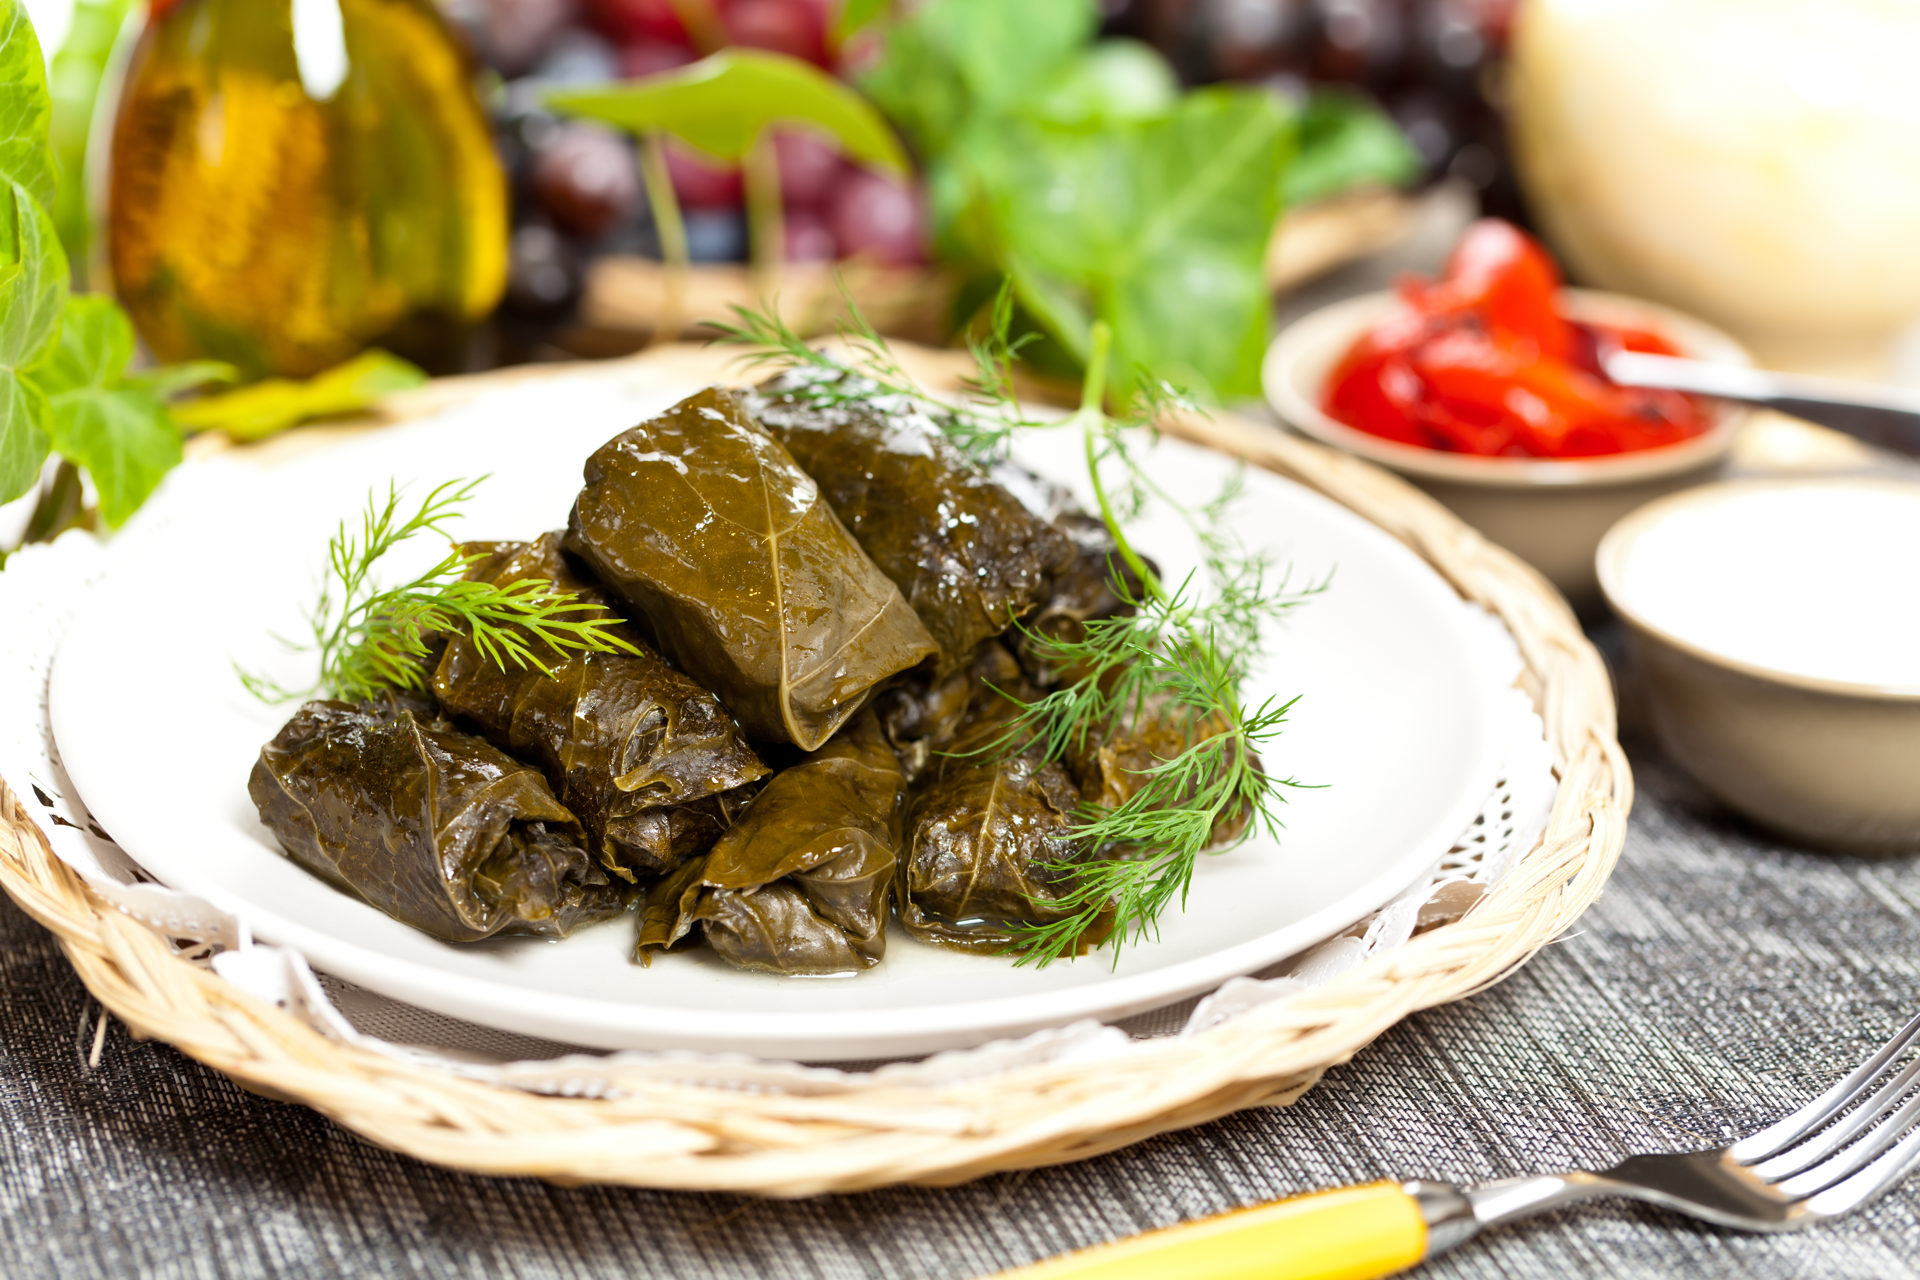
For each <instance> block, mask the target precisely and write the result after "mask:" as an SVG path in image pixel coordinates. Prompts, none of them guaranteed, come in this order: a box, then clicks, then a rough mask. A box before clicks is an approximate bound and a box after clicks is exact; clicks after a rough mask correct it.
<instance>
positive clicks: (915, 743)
mask: <svg viewBox="0 0 1920 1280" xmlns="http://www.w3.org/2000/svg"><path fill="white" fill-rule="evenodd" d="M973 689H974V681H973V673H972V670H971V669H970V668H962V669H961V670H959V671H955V672H951V673H949V674H947V675H939V674H937V673H935V672H933V671H931V670H928V669H926V668H921V669H919V670H917V671H911V672H908V673H907V674H906V675H904V676H902V677H900V678H899V679H898V680H896V681H894V682H893V683H892V684H890V685H888V686H887V687H886V688H884V689H882V690H881V691H880V692H879V693H877V694H875V695H874V699H873V709H874V712H875V714H876V716H877V718H878V719H879V721H880V728H881V731H882V732H883V733H884V734H885V735H886V739H887V743H888V745H890V746H891V747H892V748H893V750H894V754H895V755H896V756H898V757H899V759H900V768H901V770H902V772H904V773H905V774H906V778H907V781H908V782H909V783H911V782H914V781H916V780H917V779H918V778H919V777H920V775H921V774H922V773H925V772H926V770H927V768H928V766H930V765H931V764H932V763H933V762H934V760H935V758H936V756H937V755H938V753H939V752H941V751H943V750H945V749H946V748H947V747H948V746H950V745H952V743H953V740H954V739H955V738H956V737H958V736H959V733H960V725H961V722H962V721H963V719H964V718H965V716H966V713H967V706H968V704H969V703H970V702H971V701H972V698H973Z"/></svg>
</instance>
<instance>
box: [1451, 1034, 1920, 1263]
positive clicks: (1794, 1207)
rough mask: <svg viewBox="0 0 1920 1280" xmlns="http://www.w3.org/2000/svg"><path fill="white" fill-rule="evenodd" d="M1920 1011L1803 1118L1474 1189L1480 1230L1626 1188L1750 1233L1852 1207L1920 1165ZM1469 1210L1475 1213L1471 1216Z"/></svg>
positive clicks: (1471, 1196)
mask: <svg viewBox="0 0 1920 1280" xmlns="http://www.w3.org/2000/svg"><path fill="white" fill-rule="evenodd" d="M1916 1041H1920V1018H1915V1019H1914V1020H1913V1021H1911V1022H1909V1023H1908V1024H1907V1025H1906V1026H1905V1027H1903V1028H1901V1030H1900V1032H1899V1034H1897V1035H1895V1036H1894V1037H1893V1039H1891V1040H1889V1041H1888V1042H1887V1043H1886V1044H1885V1045H1884V1046H1882V1047H1881V1048H1880V1049H1879V1050H1877V1051H1876V1052H1875V1053H1874V1054H1873V1056H1872V1057H1870V1058H1868V1059H1867V1060H1866V1061H1865V1062H1863V1063H1861V1064H1860V1066H1859V1067H1858V1068H1856V1069H1855V1070H1854V1071H1852V1072H1851V1073H1849V1074H1848V1075H1847V1077H1846V1078H1845V1079H1843V1080H1841V1081H1840V1082H1839V1083H1838V1084H1836V1085H1834V1086H1833V1087H1832V1088H1830V1089H1828V1090H1827V1091H1826V1092H1825V1093H1822V1094H1821V1095H1820V1096H1819V1097H1817V1098H1815V1099H1814V1100H1813V1101H1811V1102H1809V1103H1807V1104H1806V1105H1805V1106H1803V1107H1801V1108H1800V1109H1799V1110H1798V1111H1795V1112H1794V1113H1793V1114H1792V1115H1790V1116H1787V1117H1786V1118H1785V1119H1783V1120H1780V1121H1778V1122H1777V1123H1775V1124H1772V1125H1769V1126H1768V1127H1767V1128H1765V1129H1762V1130H1761V1131H1760V1132H1758V1133H1756V1134H1753V1135H1752V1136H1750V1137H1747V1138H1743V1139H1741V1140H1740V1141H1738V1142H1736V1143H1734V1144H1733V1145H1732V1146H1729V1147H1723V1148H1721V1149H1719V1150H1716V1151H1691V1152H1675V1153H1672V1154H1667V1155H1640V1156H1632V1157H1629V1158H1628V1159H1626V1160H1624V1161H1622V1162H1621V1163H1620V1164H1618V1165H1616V1166H1614V1167H1613V1168H1612V1169H1609V1170H1607V1171H1606V1172H1604V1173H1568V1174H1559V1175H1554V1176H1550V1177H1543V1178H1512V1179H1508V1180H1506V1181H1504V1182H1495V1183H1489V1184H1486V1185H1484V1186H1480V1187H1472V1188H1468V1189H1467V1190H1466V1191H1465V1192H1464V1193H1463V1198H1464V1201H1465V1204H1466V1206H1467V1208H1469V1209H1470V1211H1471V1212H1470V1216H1471V1219H1472V1225H1471V1227H1468V1228H1467V1230H1466V1232H1465V1234H1472V1231H1473V1230H1474V1229H1476V1228H1480V1227H1488V1226H1492V1225H1494V1224H1495V1223H1499V1222H1506V1221H1509V1220H1511V1219H1513V1218H1518V1217H1522V1216H1526V1215H1529V1214H1532V1213H1537V1212H1539V1211H1540V1210H1543V1209H1549V1208H1554V1207H1557V1206H1559V1205H1564V1204H1571V1203H1574V1202H1576V1201H1581V1200H1589V1199H1592V1198H1594V1197H1596V1196H1607V1195H1623V1196H1630V1197H1632V1198H1634V1199H1637V1200H1646V1201H1650V1202H1652V1203H1655V1204H1660V1205H1665V1206H1666V1207H1668V1208H1671V1209H1678V1210H1681V1211H1682V1212H1685V1213H1690V1214H1692V1215H1694V1216H1695V1217H1698V1218H1704V1219H1706V1220H1707V1221H1709V1222H1717V1223H1719V1224H1721V1225H1723V1226H1729V1227H1740V1228H1743V1229H1746V1230H1749V1231H1785V1230H1791V1229H1793V1228H1795V1227H1802V1226H1806V1225H1808V1224H1809V1223H1813V1222H1818V1221H1822V1220H1824V1219H1827V1218H1832V1217H1835V1216H1837V1215H1839V1214H1843V1213H1848V1212H1850V1211H1852V1210H1854V1209H1857V1208H1859V1207H1861V1206H1862V1205H1864V1204H1866V1203H1868V1202H1869V1201H1871V1200H1872V1199H1874V1197H1876V1196H1878V1195H1880V1194H1881V1193H1882V1192H1883V1191H1885V1190H1886V1189H1887V1188H1889V1187H1891V1186H1892V1185H1893V1184H1894V1183H1896V1182H1898V1181H1899V1180H1900V1179H1901V1178H1903V1177H1905V1176H1906V1175H1907V1174H1908V1173H1910V1172H1912V1171H1913V1170H1914V1169H1915V1168H1916V1167H1920V1091H1916V1082H1920V1059H1916V1060H1915V1061H1913V1062H1911V1063H1908V1064H1906V1065H1905V1066H1897V1064H1898V1063H1899V1062H1900V1060H1901V1057H1902V1055H1903V1054H1905V1053H1906V1052H1907V1050H1908V1049H1910V1048H1912V1047H1913V1045H1914V1044H1915V1042H1916ZM1463 1216H1464V1215H1463Z"/></svg>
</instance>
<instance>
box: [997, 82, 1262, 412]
mask: <svg viewBox="0 0 1920 1280" xmlns="http://www.w3.org/2000/svg"><path fill="white" fill-rule="evenodd" d="M1291 139H1292V131H1291V129H1290V127H1289V121H1288V119H1287V117H1286V115H1285V114H1284V113H1283V112H1282V110H1281V108H1280V107H1279V105H1278V104H1277V103H1276V101H1275V99H1274V98H1273V96H1272V95H1271V94H1267V93H1264V92H1260V91H1257V90H1240V89H1209V90H1204V91H1201V92H1198V93H1194V94H1191V95H1189V96H1188V97H1187V98H1186V99H1185V100H1184V101H1183V102H1182V103H1181V104H1180V106H1179V108H1178V109H1177V110H1176V111H1174V112H1172V113H1170V114H1168V115H1166V116H1164V117H1161V118H1158V119H1151V120H1140V121H1134V122H1131V123H1125V124H1118V125H1109V126H1106V127H1102V128H1097V129H1073V128H1063V127H1061V126H1058V125H1050V124H1042V123H1033V122H1012V123H1010V124H1008V125H1007V126H1006V127H1005V128H1003V129H1002V130H1001V131H1000V132H999V133H998V134H997V135H996V137H995V141H994V145H993V146H992V147H990V148H982V150H981V151H980V153H979V155H978V156H977V157H976V159H975V161H974V162H975V163H977V164H980V165H982V166H991V167H990V169H989V170H988V171H987V172H985V173H983V174H982V175H981V178H980V187H981V191H982V195H981V208H982V210H983V219H982V221H983V224H984V225H985V226H986V227H987V228H988V234H989V235H990V237H991V241H990V243H989V244H987V245H986V246H985V248H986V249H987V252H988V253H989V254H990V255H991V259H992V261H993V262H994V263H996V264H998V265H999V266H1001V267H1002V268H1003V269H1010V271H1011V274H1012V278H1013V281H1014V287H1015V290H1016V292H1017V294H1018V295H1019V297H1020V300H1021V302H1022V304H1023V305H1025V306H1026V307H1028V308H1029V310H1031V311H1032V312H1033V313H1034V314H1035V316H1036V317H1037V318H1039V319H1040V321H1041V323H1042V324H1043V325H1045V327H1046V328H1047V329H1048V331H1049V332H1050V333H1052V335H1053V336H1054V337H1055V338H1057V339H1058V340H1059V341H1060V342H1061V343H1062V344H1063V345H1064V346H1066V347H1067V348H1068V349H1069V350H1071V351H1073V352H1074V353H1075V355H1076V356H1078V357H1080V358H1082V359H1084V358H1085V355H1086V350H1087V343H1086V334H1087V331H1088V329H1089V328H1090V327H1091V324H1092V322H1093V321H1094V320H1096V319H1100V320H1105V321H1107V322H1108V324H1109V325H1111V326H1112V328H1113V333H1114V382H1115V385H1116V388H1117V389H1118V390H1120V391H1121V392H1122V393H1123V394H1124V393H1125V392H1127V391H1129V390H1132V389H1134V388H1133V382H1134V379H1135V378H1136V376H1137V370H1139V369H1142V368H1144V369H1150V370H1152V371H1153V375H1154V376H1155V377H1156V378H1162V379H1167V380H1171V381H1173V382H1176V383H1179V384H1183V385H1185V386H1186V387H1187V389H1188V390H1190V391H1192V392H1194V393H1196V394H1201V395H1206V396H1209V397H1213V398H1223V397H1228V396H1235V395H1245V394H1252V393H1254V392H1257V391H1258V389H1259V363H1260V354H1261V351H1262V348H1263V347H1264V345H1265V341H1266V336H1267V327H1268V321H1269V314H1268V312H1269V300H1268V298H1267V293H1266V278H1265V275H1264V273H1263V271H1262V263H1263V261H1264V258H1265V254H1266V247H1267V242H1268V239H1269V238H1270V237H1271V235H1272V232H1273V225H1274V220H1275V218H1276V217H1277V216H1278V213H1279V179H1280V173H1281V170H1282V169H1283V167H1284V166H1285V164H1286V162H1287V157H1288V150H1289V145H1290V142H1291Z"/></svg>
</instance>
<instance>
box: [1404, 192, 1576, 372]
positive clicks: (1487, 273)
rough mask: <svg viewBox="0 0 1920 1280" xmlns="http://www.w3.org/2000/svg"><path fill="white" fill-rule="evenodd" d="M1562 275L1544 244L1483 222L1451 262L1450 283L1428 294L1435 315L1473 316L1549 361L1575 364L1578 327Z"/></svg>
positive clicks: (1430, 310) (1486, 220) (1446, 279)
mask: <svg viewBox="0 0 1920 1280" xmlns="http://www.w3.org/2000/svg"><path fill="white" fill-rule="evenodd" d="M1559 289H1560V273H1559V272H1558V271H1557V270H1555V269H1554V265H1553V260H1552V259H1551V258H1549V257H1547V255H1546V253H1545V251H1543V250H1542V249H1541V248H1540V246H1539V245H1537V244H1535V243H1534V242H1533V241H1532V240H1529V239H1528V238H1527V237H1526V235H1525V234H1523V233H1522V232H1521V231H1520V230H1519V229H1518V228H1516V227H1515V226H1513V225H1512V224H1511V223H1507V222H1502V221H1500V220H1499V219H1497V218H1483V219H1481V220H1480V221H1478V222H1476V223H1474V224H1473V225H1472V226H1470V227H1468V228H1467V232H1466V234H1465V235H1464V236H1462V237H1461V238H1460V243H1459V244H1457V245H1455V246H1454V250H1453V253H1452V255H1451V256H1450V257H1449V258H1448V259H1447V269H1446V274H1445V276H1444V278H1443V279H1442V280H1441V282H1440V283H1439V284H1437V285H1433V286H1430V287H1428V288H1426V289H1424V290H1423V301H1424V305H1425V309H1426V310H1427V311H1428V313H1429V314H1437V313H1439V312H1443V311H1453V312H1458V311H1471V312H1473V313H1475V314H1476V315H1478V316H1479V317H1480V318H1481V320H1482V322H1483V323H1484V324H1485V325H1486V327H1487V328H1488V329H1489V330H1491V331H1492V332H1494V333H1496V334H1499V335H1501V336H1504V337H1507V338H1510V339H1524V340H1525V341H1527V342H1529V343H1531V344H1532V346H1533V348H1534V350H1535V351H1537V352H1539V353H1540V355H1541V356H1542V357H1543V358H1545V359H1549V360H1566V359H1569V358H1570V357H1571V356H1572V354H1573V350H1574V334H1573V329H1572V326H1571V325H1569V324H1568V323H1567V321H1566V320H1565V319H1563V318H1562V317H1561V315H1560V312H1559V310H1558V308H1557V307H1556V305H1555V296H1556V295H1557V293H1558V292H1559Z"/></svg>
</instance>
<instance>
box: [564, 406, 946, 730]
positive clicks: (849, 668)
mask: <svg viewBox="0 0 1920 1280" xmlns="http://www.w3.org/2000/svg"><path fill="white" fill-rule="evenodd" d="M566 547H567V550H569V551H571V552H572V553H574V554H575V555H578V556H579V557H580V558H581V559H583V560H585V561H586V563H587V566H588V567H589V568H590V569H591V570H592V571H593V573H594V574H595V575H596V576H597V577H598V578H599V579H600V580H601V581H602V582H603V583H605V584H606V586H607V587H608V589H609V590H611V591H612V593H613V594H614V596H615V597H617V599H618V600H619V602H620V604H621V605H623V606H625V607H626V608H628V609H632V610H637V611H638V613H639V614H640V615H641V616H642V617H643V618H644V619H645V620H646V622H647V623H648V625H649V626H650V628H651V630H652V632H653V635H654V637H655V639H656V640H657V641H658V642H659V646H660V648H661V650H662V651H663V652H664V653H665V654H666V655H667V657H668V658H670V659H671V660H672V661H673V662H674V663H675V664H676V665H677V666H679V668H680V669H681V670H683V671H685V672H686V673H687V674H688V675H690V676H692V677H693V678H694V679H695V680H696V681H698V682H699V683H700V684H702V685H704V686H706V687H707V688H709V689H711V690H713V692H714V693H716V694H718V695H719V696H720V699H721V701H722V702H724V703H725V704H726V706H727V708H728V709H729V710H730V711H732V712H733V714H734V716H735V717H736V718H737V719H738V720H739V722H740V724H741V725H742V727H744V728H745V729H746V731H747V733H748V735H749V736H750V737H754V738H758V739H762V740H766V741H771V742H791V743H793V744H794V745H795V746H797V747H799V748H800V749H802V750H803V751H812V750H816V749H817V748H819V747H820V745H821V744H822V743H824V742H826V740H827V739H828V738H829V737H831V736H832V734H833V731H834V730H835V729H838V728H839V727H840V726H841V725H842V724H844V723H846V721H847V720H848V719H850V718H851V717H852V716H853V715H854V713H855V712H857V711H858V710H859V709H860V707H861V706H862V705H863V704H864V703H865V702H866V701H867V699H868V697H869V695H870V694H871V693H872V691H873V689H874V686H876V685H877V684H879V683H880V682H881V681H883V680H885V679H886V678H887V677H888V676H891V675H893V674H894V673H895V672H897V671H904V670H906V669H907V668H909V667H912V666H914V665H915V664H917V663H919V662H921V661H922V660H923V659H926V658H928V657H931V656H933V654H934V653H935V651H936V650H935V645H934V642H933V638H932V637H931V636H929V635H928V634H927V629H926V627H925V626H923V625H922V624H921V622H920V619H919V618H918V617H917V616H915V614H914V612H913V610H912V609H911V608H909V607H908V605H907V602H906V601H905V600H904V599H902V598H901V595H900V592H899V590H898V588H896V587H895V586H894V585H893V583H891V582H890V581H888V580H887V578H886V576H885V575H884V574H882V573H881V572H880V570H879V569H877V568H875V567H874V564H873V561H871V560H869V559H868V558H867V555H866V553H865V552H864V551H862V550H861V549H860V544H859V543H857V542H856V541H854V539H853V536H852V535H851V534H849V533H848V532H847V530H846V529H845V527H843V526H842V525H841V523H840V521H839V520H838V519H837V518H836V517H835V516H834V514H833V510H832V508H831V507H830V506H829V505H828V504H827V503H826V502H825V501H823V500H822V499H821V496H820V491H819V486H818V485H816V484H815V483H814V481H813V480H812V478H811V477H809V476H808V475H807V473H806V472H805V471H803V470H801V468H800V467H799V465H798V464H797V463H795V462H794V460H793V457H792V455H790V454H789V453H788V452H787V451H786V449H785V448H783V447H782V446H781V445H780V443H779V442H778V441H776V440H775V439H773V438H772V437H771V436H769V435H767V434H766V433H765V432H764V431H761V430H760V429H759V428H757V427H756V426H755V425H754V424H753V422H752V421H751V420H750V419H749V418H748V416H747V413H746V410H745V409H744V408H743V406H742V404H741V401H740V398H739V397H738V396H737V395H735V394H734V393H733V392H730V391H726V390H722V389H719V388H709V389H708V390H706V391H702V392H700V393H699V394H698V395H694V396H691V397H689V398H688V399H686V400H683V401H682V402H680V403H679V404H678V405H675V406H674V407H673V408H671V409H669V410H668V411H667V412H666V413H664V414H662V415H660V416H659V417H657V418H653V419H651V420H649V421H647V422H643V423H641V424H640V425H639V426H637V427H634V428H632V429H631V430H629V431H626V432H623V433H622V434H620V435H618V436H616V437H614V438H613V439H612V440H610V441H608V442H607V443H606V444H605V445H603V446H602V447H601V448H600V449H599V450H598V451H596V452H595V453H594V454H593V456H592V457H591V458H589V459H588V460H587V466H586V487H585V489H583V490H582V491H581V493H580V497H579V498H578V500H577V501H575V503H574V505H573V512H572V515H571V516H570V517H569V520H568V524H567V538H566ZM629 616H631V615H629Z"/></svg>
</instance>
